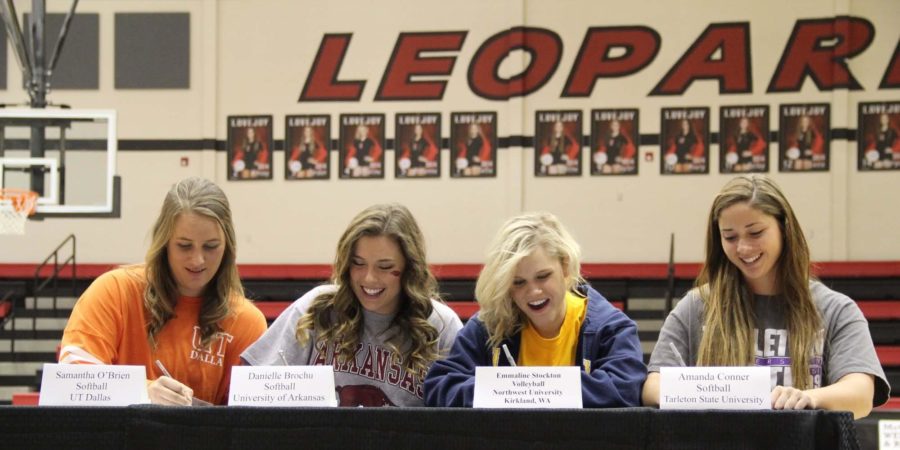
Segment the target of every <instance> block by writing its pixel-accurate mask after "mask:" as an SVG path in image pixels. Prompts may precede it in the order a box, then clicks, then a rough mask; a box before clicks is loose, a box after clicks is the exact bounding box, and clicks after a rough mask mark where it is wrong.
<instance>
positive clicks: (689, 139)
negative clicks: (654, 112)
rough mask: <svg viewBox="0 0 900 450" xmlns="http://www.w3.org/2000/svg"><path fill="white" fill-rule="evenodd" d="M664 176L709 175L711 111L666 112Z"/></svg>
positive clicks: (662, 124)
mask: <svg viewBox="0 0 900 450" xmlns="http://www.w3.org/2000/svg"><path fill="white" fill-rule="evenodd" d="M660 117H661V120H660V129H661V130H662V133H661V134H660V140H659V142H660V145H661V149H660V154H661V155H662V157H661V158H660V160H659V163H660V173H662V174H663V175H673V174H674V175H686V174H697V173H709V108H707V107H696V108H663V109H662V113H661V114H660Z"/></svg>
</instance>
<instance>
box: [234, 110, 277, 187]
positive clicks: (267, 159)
mask: <svg viewBox="0 0 900 450" xmlns="http://www.w3.org/2000/svg"><path fill="white" fill-rule="evenodd" d="M272 141H273V139H272V116H228V140H227V143H226V145H225V147H226V148H227V149H228V161H229V164H228V179H229V180H271V179H272V150H273V147H274V146H273V144H272Z"/></svg>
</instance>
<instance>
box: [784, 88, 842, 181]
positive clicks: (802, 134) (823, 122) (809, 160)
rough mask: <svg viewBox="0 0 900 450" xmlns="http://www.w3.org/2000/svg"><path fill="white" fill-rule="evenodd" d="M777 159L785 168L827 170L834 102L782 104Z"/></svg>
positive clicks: (802, 170)
mask: <svg viewBox="0 0 900 450" xmlns="http://www.w3.org/2000/svg"><path fill="white" fill-rule="evenodd" d="M778 123H779V126H778V127H779V133H780V135H779V139H778V159H779V160H780V163H779V169H780V170H781V171H782V172H810V171H827V170H828V167H829V166H830V154H831V105H829V104H827V103H815V104H796V105H781V108H780V109H779V119H778Z"/></svg>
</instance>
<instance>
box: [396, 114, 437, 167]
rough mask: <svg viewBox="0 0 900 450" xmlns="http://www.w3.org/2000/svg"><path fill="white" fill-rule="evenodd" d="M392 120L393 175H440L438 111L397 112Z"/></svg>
mask: <svg viewBox="0 0 900 450" xmlns="http://www.w3.org/2000/svg"><path fill="white" fill-rule="evenodd" d="M395 121H396V122H395V126H394V147H395V148H396V154H397V156H396V158H395V165H396V166H395V167H394V173H395V174H396V175H395V176H396V177H397V178H440V176H441V114H440V113H406V114H397V116H396V118H395Z"/></svg>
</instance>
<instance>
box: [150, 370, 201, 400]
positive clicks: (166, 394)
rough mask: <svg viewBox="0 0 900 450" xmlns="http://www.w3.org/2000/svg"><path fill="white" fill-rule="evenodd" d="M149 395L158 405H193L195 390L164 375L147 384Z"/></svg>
mask: <svg viewBox="0 0 900 450" xmlns="http://www.w3.org/2000/svg"><path fill="white" fill-rule="evenodd" d="M147 395H149V396H150V403H153V404H156V405H174V406H191V399H192V398H193V397H194V390H193V389H191V388H189V387H187V386H185V385H183V384H181V383H179V382H178V381H176V380H174V379H172V378H169V377H167V376H165V375H163V376H161V377H159V378H157V379H155V380H153V382H151V383H150V384H149V385H147Z"/></svg>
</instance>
